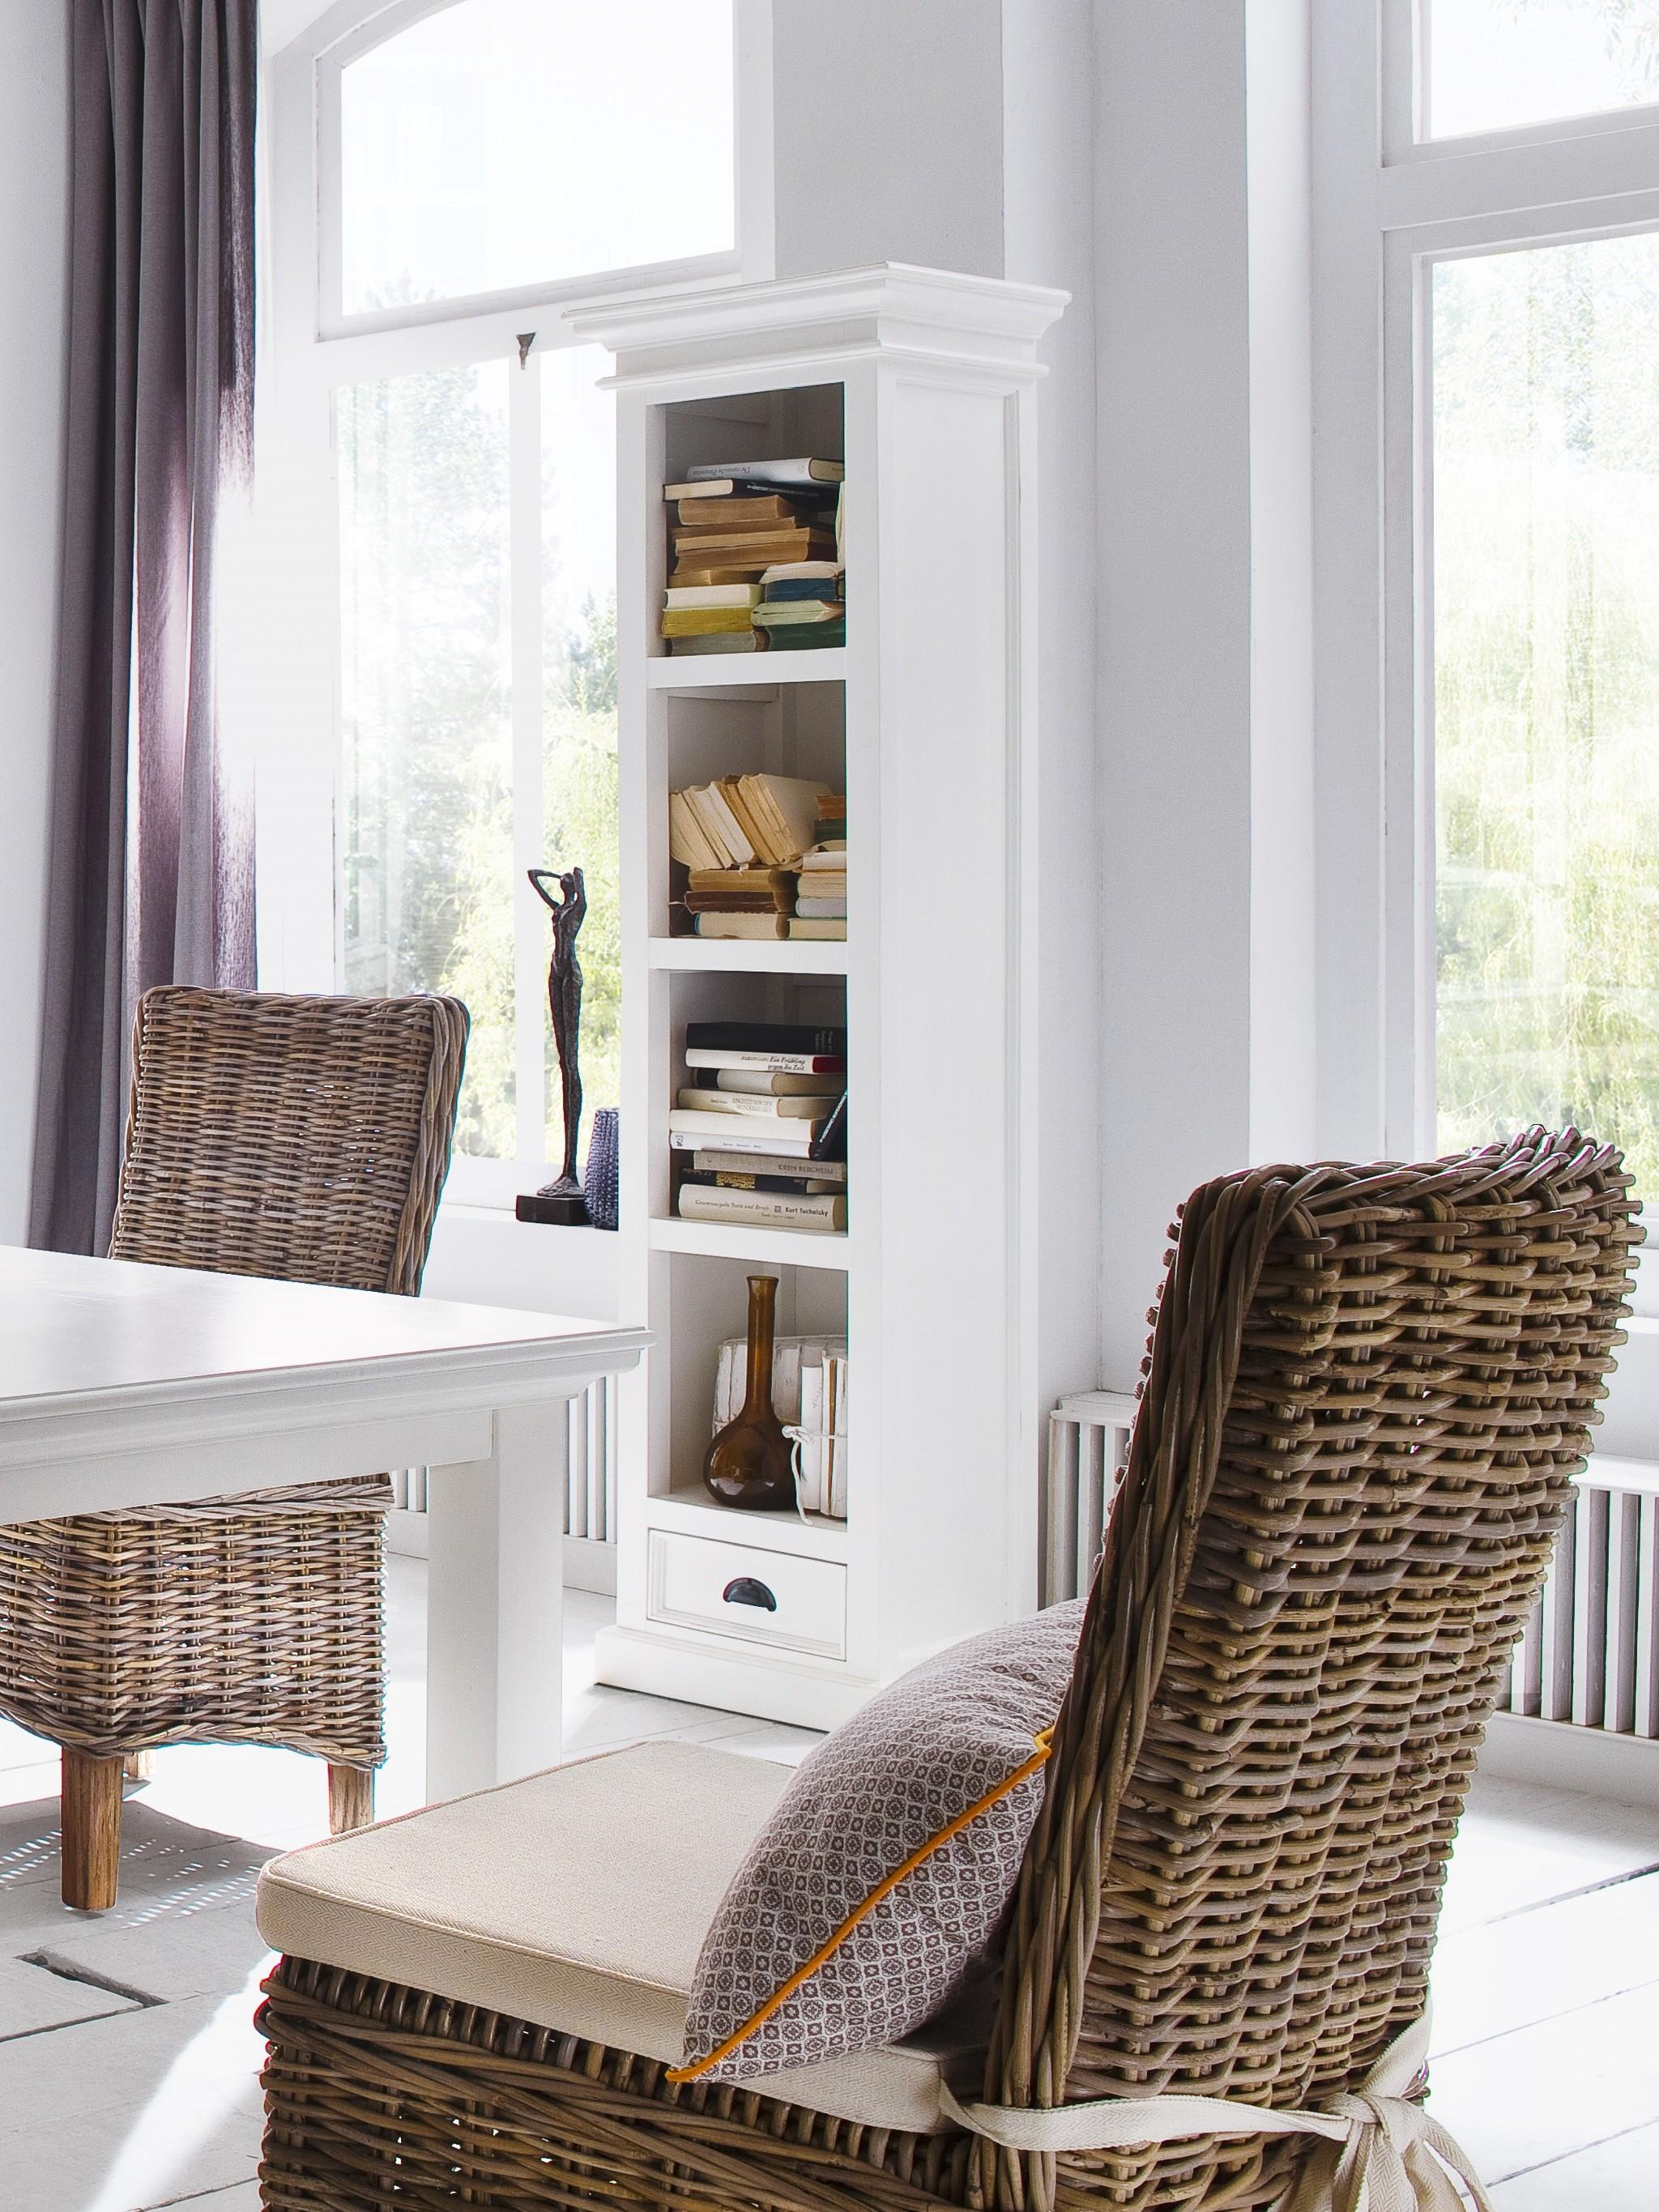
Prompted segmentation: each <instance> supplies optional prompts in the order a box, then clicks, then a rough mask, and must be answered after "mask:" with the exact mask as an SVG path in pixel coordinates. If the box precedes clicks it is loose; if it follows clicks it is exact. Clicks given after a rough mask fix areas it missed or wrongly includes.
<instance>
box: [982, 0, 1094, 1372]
mask: <svg viewBox="0 0 1659 2212" xmlns="http://www.w3.org/2000/svg"><path fill="white" fill-rule="evenodd" d="M1002 19H1003V20H1002V149H1003V165H1002V189H1003V209H1002V214H1003V249H1002V258H1003V274H1004V275H1005V276H1010V277H1012V278H1015V279H1017V280H1018V281H1019V282H1021V283H1036V284H1054V285H1059V286H1060V287H1061V288H1062V289H1065V290H1066V291H1068V292H1070V294H1071V295H1072V302H1071V305H1070V306H1069V307H1067V308H1066V312H1065V313H1064V314H1063V315H1062V316H1061V317H1060V320H1059V321H1058V323H1056V324H1055V325H1054V328H1053V329H1052V330H1051V331H1049V333H1048V337H1046V338H1045V339H1044V341H1043V344H1042V358H1043V361H1044V362H1045V364H1046V366H1047V368H1048V377H1047V379H1046V380H1045V381H1044V382H1043V384H1042V386H1040V387H1039V389H1038V392H1037V497H1038V502H1039V504H1038V530H1039V544H1038V549H1037V558H1038V579H1037V582H1038V602H1037V608H1038V642H1039V655H1038V668H1037V726H1038V733H1039V738H1038V744H1039V759H1038V768H1037V792H1036V806H1037V823H1036V873H1037V884H1038V889H1037V912H1036V921H1037V945H1036V976H1037V985H1036V990H1037V1006H1036V1040H1037V1043H1036V1058H1037V1067H1036V1075H1037V1082H1036V1126H1035V1127H1034V1129H1033V1130H1032V1131H1031V1133H1030V1142H1031V1143H1032V1145H1033V1146H1035V1148H1036V1160H1037V1170H1038V1172H1037V1196H1036V1209H1037V1220H1036V1285H1037V1290H1036V1297H1037V1311H1036V1315H1035V1316H1034V1326H1035V1331H1036V1376H1035V1383H1036V1394H1037V1400H1038V1404H1039V1406H1040V1407H1045V1408H1046V1407H1048V1406H1051V1405H1052V1404H1053V1403H1054V1401H1055V1400H1056V1399H1057V1398H1059V1397H1060V1396H1062V1395H1064V1394H1065V1393H1066V1392H1067V1391H1069V1390H1076V1389H1082V1388H1085V1387H1086V1386H1087V1385H1088V1384H1089V1383H1092V1382H1093V1381H1094V1380H1095V1375H1096V1367H1097V1359H1098V1347H1097V1329H1098V1311H1097V1308H1098V1297H1097V1286H1098V1282H1099V1275H1100V1192H1101V1157H1102V1146H1101V1140H1100V1126H1099V1091H1100V994H1101V957H1100V955H1101V936H1100V927H1099V914H1100V891H1101V877H1100V799H1099V789H1098V780H1097V754H1098V738H1097V713H1096V696H1095V692H1096V667H1095V623H1096V617H1097V592H1096V571H1095V531H1096V496H1095V433H1096V419H1095V347H1096V341H1097V304H1096V300H1097V295H1096V289H1095V258H1094V257H1095V86H1094V73H1093V66H1092V58H1093V47H1094V23H1093V8H1092V5H1091V0H1004V5H1003V10H1002Z"/></svg>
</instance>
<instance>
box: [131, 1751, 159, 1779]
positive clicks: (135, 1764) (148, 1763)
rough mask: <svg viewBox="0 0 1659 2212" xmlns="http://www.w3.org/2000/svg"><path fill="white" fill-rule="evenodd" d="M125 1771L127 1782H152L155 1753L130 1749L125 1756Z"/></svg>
mask: <svg viewBox="0 0 1659 2212" xmlns="http://www.w3.org/2000/svg"><path fill="white" fill-rule="evenodd" d="M125 1771H126V1778H127V1780H128V1781H129V1782H154V1780H155V1753H154V1752H153V1751H130V1752H129V1753H127V1756H126V1770H125Z"/></svg>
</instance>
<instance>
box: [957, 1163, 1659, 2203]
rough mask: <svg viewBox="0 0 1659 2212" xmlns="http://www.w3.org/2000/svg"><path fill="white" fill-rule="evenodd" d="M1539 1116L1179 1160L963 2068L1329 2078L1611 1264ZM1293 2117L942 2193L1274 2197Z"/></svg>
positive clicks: (1399, 1973)
mask: <svg viewBox="0 0 1659 2212" xmlns="http://www.w3.org/2000/svg"><path fill="white" fill-rule="evenodd" d="M1629 1182H1630V1178H1629V1177H1628V1176H1626V1174H1624V1172H1623V1171H1622V1168H1621V1164H1620V1159H1619V1156H1618V1155H1617V1154H1616V1153H1613V1152H1608V1151H1606V1150H1599V1149H1597V1148H1596V1147H1595V1146H1592V1145H1589V1144H1588V1143H1586V1142H1584V1141H1583V1140H1581V1139H1579V1138H1578V1136H1577V1133H1575V1132H1572V1131H1568V1132H1567V1133H1565V1134H1564V1135H1559V1136H1549V1135H1547V1134H1545V1133H1543V1132H1542V1131H1540V1130H1534V1131H1532V1132H1531V1133H1529V1134H1528V1136H1527V1137H1525V1138H1522V1139H1514V1140H1513V1141H1511V1142H1510V1143H1509V1144H1507V1145H1505V1146H1492V1147H1488V1148H1486V1150H1483V1151H1480V1152H1474V1153H1471V1154H1468V1155H1466V1156H1462V1157H1458V1158H1452V1159H1449V1160H1445V1161H1440V1162H1436V1163H1433V1164H1429V1165H1425V1166H1419V1167H1395V1166H1379V1167H1370V1168H1352V1167H1342V1166H1329V1165H1328V1166H1323V1167H1317V1168H1313V1169H1308V1170H1303V1169H1296V1168H1285V1167H1278V1168H1272V1169H1265V1170H1255V1171H1253V1172H1251V1173H1249V1174H1247V1175H1241V1176H1232V1177H1229V1178H1227V1179H1225V1180H1224V1181H1222V1182H1214V1183H1210V1184H1206V1186H1205V1187H1204V1188H1201V1189H1200V1190H1199V1191H1197V1192H1195V1193H1194V1195H1193V1197H1192V1199H1191V1200H1189V1201H1188V1204H1187V1206H1185V1208H1183V1210H1182V1219H1181V1221H1180V1224H1179V1225H1178V1231H1177V1242H1176V1250H1175V1252H1174V1254H1173V1255H1172V1258H1171V1264H1170V1272H1169V1274H1168V1277H1167V1279H1166V1281H1165V1284H1164V1290H1163V1292H1162V1294H1161V1297H1160V1301H1159V1304H1158V1309H1157V1310H1156V1313H1155V1315H1154V1316H1153V1321H1154V1327H1153V1334H1152V1347H1151V1351H1150V1353H1149V1355H1148V1360H1147V1364H1146V1380H1145V1385H1144V1393H1143V1397H1142V1402H1141V1407H1140V1410H1139V1419H1138V1421H1137V1424H1136V1428H1135V1432H1134V1437H1133V1444H1132V1448H1131V1452H1130V1458H1129V1465H1128V1468H1127V1474H1126V1476H1125V1479H1124V1484H1123V1487H1122V1490H1121V1493H1120V1497H1119V1500H1118V1503H1117V1505H1116V1507H1115V1511H1114V1515H1113V1519H1112V1524H1111V1528H1110V1530H1109V1535H1108V1541H1107V1546H1106V1551H1105V1556H1104V1558H1103V1561H1102V1565H1101V1569H1100V1572H1099V1575H1098V1577H1097V1581H1096V1583H1095V1587H1094V1589H1093V1591H1092V1593H1091V1598H1090V1602H1089V1608H1088V1613H1087V1619H1086V1622H1085V1629H1084V1632H1083V1638H1082V1643H1081V1645H1080V1648H1079V1657H1078V1664H1077V1670H1076V1673H1075V1674H1074V1677H1073V1683H1072V1686H1071V1689H1070V1691H1069V1692H1068V1695H1067V1700H1066V1706H1065V1709H1064V1711H1063V1712H1062V1715H1061V1718H1060V1726H1059V1729H1058V1733H1057V1738H1056V1746H1055V1753H1054V1761H1053V1764H1052V1769H1051V1780H1050V1786H1049V1790H1048V1798H1047V1802H1046V1803H1045V1807H1044V1810H1043V1813H1042V1818H1041V1820H1040V1822H1039V1825H1038V1827H1037V1829H1036V1833H1035V1834H1034V1836H1033V1838H1032V1843H1031V1846H1030V1850H1029V1852H1028V1854H1027V1857H1026V1862H1025V1865H1024V1869H1023V1871H1022V1876H1021V1885H1020V1889H1019V1892H1018V1898H1017V1900H1016V1905H1015V1911H1014V1916H1013V1919H1012V1925H1011V1934H1010V1943H1009V1950H1008V1956H1007V1966H1006V1978H1005V1986H1004V1996H1003V2001H1002V2008H1001V2015H1000V2021H999V2025H998V2030H997V2033H996V2037H995V2039H994V2045H993V2050H992V2054H991V2059H990V2062H989V2067H988V2070H987V2096H989V2097H990V2098H992V2099H993V2100H995V2101H998V2102H1001V2103H1006V2104H1028V2105H1051V2104H1058V2103H1062V2102H1075V2101H1077V2100H1080V2099H1085V2098H1089V2097H1097V2096H1112V2095H1126V2096H1135V2095H1139V2096H1145V2095H1152V2094H1156V2093H1161V2092H1164V2091H1166V2090H1170V2089H1188V2090H1192V2091H1194V2092H1198V2093H1204V2094H1207V2095H1212V2096H1225V2097H1231V2098H1237V2099H1246V2100H1251V2101H1255V2102H1259V2103H1266V2104H1271V2105H1275V2106H1306V2105H1309V2104H1313V2103H1317V2102H1319V2101H1321V2100H1322V2099H1324V2098H1326V2097H1328V2096H1329V2095H1331V2094H1332V2093H1336V2092H1338V2091H1340V2090H1341V2089H1343V2088H1345V2087H1350V2086H1352V2084H1353V2083H1355V2082H1356V2081H1358V2078H1359V2077H1360V2076H1361V2075H1363V2073H1364V2070H1365V2069H1366V2068H1367V2066H1368V2065H1369V2064H1370V2062H1371V2061H1372V2060H1373V2059H1375V2058H1376V2057H1377V2056H1378V2055H1379V2054H1380V2053H1381V2051H1383V2048H1384V2047H1385V2046H1386V2045H1388V2044H1389V2042H1390V2041H1391V2040H1392V2039H1393V2038H1394V2037H1395V2035H1396V2034H1397V2033H1399V2031H1400V2030H1401V2029H1402V2028H1403V2027H1406V2026H1407V2024H1408V2023H1409V2022H1410V2021H1413V2020H1414V2019H1415V2018H1417V2017H1418V2015H1419V2014H1420V2013H1421V2012H1422V2010H1423V2008H1424V2005H1425V2001H1426V1994H1427V1975H1428V1965H1429V1956H1430V1952H1431V1948H1432V1945H1433V1941H1434V1931H1435V1923H1436V1919H1437V1914H1438V1910H1439V1901H1440V1890H1441V1884H1442V1880H1443V1874H1444V1869H1445V1863H1446V1859H1447V1855H1448V1853H1449V1849H1450V1846H1451V1843H1452V1838H1453V1835H1454V1832H1455V1827H1456V1824H1457V1820H1458V1817H1459V1814H1460V1812H1461V1809H1462V1802H1463V1796H1464V1793H1465V1790H1466V1788H1467V1785H1468V1778H1469V1776H1470V1773H1471V1771H1472V1770H1473V1767H1474V1761H1475V1757H1476V1753H1477V1752H1478V1750H1479V1747H1480V1740H1481V1735H1482V1732H1483V1730H1484V1729H1485V1726H1486V1721H1487V1719H1488V1717H1489V1716H1490V1713H1491V1711H1492V1705H1493V1704H1494V1702H1495V1699H1496V1696H1497V1691H1498V1675H1499V1672H1500V1669H1501V1668H1502V1666H1503V1663H1504V1660H1505V1658H1506V1656H1507V1654H1508V1653H1509V1650H1510V1647H1511V1645H1512V1644H1513V1642H1514V1639H1515V1638H1516V1635H1517V1634H1518V1632H1519V1631H1520V1629H1521V1627H1522V1624H1523V1622H1524V1620H1525V1617H1526V1614H1527V1613H1528V1609H1529V1607H1530V1606H1531V1604H1532V1602H1533V1601H1534V1597H1535V1595H1536V1593H1537V1590H1538V1589H1539V1585H1540V1583H1541V1579H1542V1577H1543V1574H1544V1571H1545V1569H1546V1566H1547V1562H1548V1558H1549V1553H1550V1550H1551V1547H1552V1545H1553V1539H1554V1535H1555V1532H1556V1528H1557V1526H1558V1523H1559V1519H1560V1516H1561V1513H1562V1510H1563V1509H1564V1506H1565V1504H1566V1502H1567V1500H1568V1498H1569V1497H1570V1496H1571V1478H1572V1475H1573V1474H1574V1473H1575V1472H1576V1471H1577V1469H1579V1468H1581V1467H1582V1465H1583V1459H1584V1454H1585V1450H1586V1444H1587V1431H1588V1428H1589V1425H1590V1424H1591V1423H1593V1422H1594V1421H1595V1420H1597V1419H1599V1418H1600V1416H1599V1414H1598V1413H1597V1412H1596V1410H1595V1407H1596V1402H1597V1401H1598V1400H1599V1399H1600V1398H1601V1396H1602V1395H1604V1388H1603V1378H1604V1376H1605V1375H1606V1373H1607V1369H1608V1368H1609V1367H1610V1365H1611V1364H1612V1352H1613V1346H1615V1345H1616V1344H1618V1343H1620V1341H1622V1335H1621V1333H1620V1328H1619V1322H1620V1316H1621V1315H1622V1313H1623V1312H1624V1310H1626V1309H1625V1299H1626V1292H1627V1289H1628V1281H1629V1278H1628V1267H1629V1257H1630V1247H1631V1245H1632V1243H1635V1242H1636V1241H1638V1237H1639V1232H1638V1231H1635V1230H1633V1229H1632V1225H1631V1211H1632V1200H1631V1199H1630V1196H1629ZM1307 2148H1308V2146H1307V2143H1306V2142H1305V2139H1298V2138H1295V2137H1277V2138H1271V2139H1269V2138H1263V2137H1260V2136H1257V2137H1250V2136H1243V2137H1206V2138H1201V2139H1198V2140H1196V2141H1188V2142H1181V2143H1171V2144H1167V2145H1163V2146H1158V2147H1151V2146H1149V2147H1146V2148H1144V2149H1141V2150H1138V2151H1133V2152H1129V2151H1116V2152H1102V2153H1098V2154H1094V2153H1091V2154H1081V2155H1078V2156H1075V2157H1074V2156H1071V2155H1068V2156H1067V2157H1066V2158H1065V2159H1063V2160H1060V2161H1058V2166H1056V2161H1054V2160H1053V2159H1050V2158H1047V2157H1037V2156H1031V2155H1018V2154H1010V2153H1003V2152H997V2151H994V2150H992V2149H990V2148H988V2147H987V2148H983V2149H981V2152H980V2153H979V2154H978V2156H979V2159H980V2165H981V2171H980V2175H979V2186H978V2188H977V2190H976V2191H975V2196H976V2197H977V2199H978V2201H981V2202H996V2203H1004V2204H1019V2205H1026V2206H1037V2205H1042V2204H1044V2203H1050V2202H1053V2201H1054V2198H1055V2197H1056V2195H1057V2196H1058V2198H1059V2201H1060V2203H1068V2202H1079V2203H1080V2202H1082V2201H1083V2199H1084V2197H1085V2196H1086V2197H1087V2199H1088V2201H1089V2202H1091V2203H1095V2204H1099V2203H1102V2202H1103V2201H1104V2202H1109V2203H1114V2204H1124V2205H1129V2204H1133V2205H1134V2206H1137V2207H1146V2206H1152V2205H1175V2204H1182V2205H1194V2206H1196V2205H1199V2204H1200V2203H1202V2204H1210V2203H1223V2202H1225V2203H1226V2204H1228V2205H1229V2206H1232V2205H1250V2206H1255V2205H1259V2204H1267V2203H1271V2202H1272V2201H1273V2198H1274V2197H1275V2194H1276V2192H1277V2191H1278V2190H1279V2189H1280V2188H1282V2186H1283V2183H1284V2179H1285V2176H1286V2175H1287V2174H1288V2173H1289V2172H1291V2170H1292V2168H1293V2166H1294V2165H1295V2163H1296V2161H1297V2160H1299V2159H1301V2158H1302V2157H1304V2156H1305V2154H1306V2152H1307Z"/></svg>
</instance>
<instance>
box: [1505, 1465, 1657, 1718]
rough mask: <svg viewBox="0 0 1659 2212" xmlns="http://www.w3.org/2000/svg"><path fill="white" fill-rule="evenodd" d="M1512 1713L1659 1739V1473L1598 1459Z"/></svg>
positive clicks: (1568, 1528) (1563, 1547)
mask: <svg viewBox="0 0 1659 2212" xmlns="http://www.w3.org/2000/svg"><path fill="white" fill-rule="evenodd" d="M1504 1704H1505V1705H1506V1707H1507V1709H1508V1710H1509V1711H1510V1712H1512V1713H1523V1714H1525V1715H1527V1716H1528V1717H1529V1718H1531V1719H1534V1720H1543V1721H1562V1722H1565V1723H1568V1724H1569V1725H1570V1726H1572V1727H1574V1728H1581V1729H1603V1730H1605V1731H1606V1732H1607V1734H1608V1735H1620V1736H1639V1737H1642V1738H1644V1739H1647V1740H1649V1741H1652V1740H1654V1739H1656V1738H1659V1466H1655V1465H1654V1464H1653V1463H1652V1462H1649V1461H1645V1460H1631V1459H1602V1458H1599V1457H1597V1458H1593V1459H1592V1460H1591V1461H1590V1463H1589V1467H1588V1468H1587V1469H1586V1470H1585V1472H1584V1473H1583V1474H1582V1475H1581V1476H1580V1477H1579V1478H1578V1495H1577V1500H1576V1502H1575V1504H1574V1507H1573V1510H1572V1511H1571V1514H1570V1515H1569V1516H1568V1517H1567V1520H1566V1522H1565V1525H1564V1527H1563V1528H1562V1530H1561V1535H1560V1541H1559V1543H1558V1544H1557V1546H1556V1548H1555V1560H1554V1564H1553V1565H1552V1566H1551V1568H1550V1571H1549V1576H1548V1578H1547V1581H1546V1582H1545V1584H1544V1594H1543V1595H1542V1597H1541V1599H1540V1600H1539V1601H1538V1604H1537V1607H1535V1609H1534V1613H1533V1615H1532V1618H1531V1620H1528V1623H1527V1627H1526V1632H1525V1634H1524V1635H1523V1636H1522V1638H1521V1641H1520V1643H1519V1644H1516V1647H1515V1656H1514V1658H1513V1660H1512V1661H1511V1662H1510V1677H1509V1694H1508V1696H1507V1698H1506V1699H1504Z"/></svg>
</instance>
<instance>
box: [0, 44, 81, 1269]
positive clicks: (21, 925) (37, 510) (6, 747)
mask: <svg viewBox="0 0 1659 2212" xmlns="http://www.w3.org/2000/svg"><path fill="white" fill-rule="evenodd" d="M67 13H68V11H67V9H66V8H64V7H63V6H53V5H52V4H50V0H0V299H3V301H5V303H6V312H5V314H4V316H3V318H0V423H3V424H4V426H5V427H4V431H3V435H0V517H3V528H0V773H3V783H4V789H5V794H6V811H5V835H4V842H3V844H0V946H3V947H4V957H3V959H0V1243H21V1241H22V1239H23V1237H24V1235H25V1234H26V1232H27V1222H28V1183H29V1172H30V1166H31V1155H32V1152H33V1130H34V1085H35V1073H36V1066H37V1062H38V1059H39V1054H40V981H41V962H42V955H43V949H44V943H45V927H46V842H47V811H48V807H49V804H50V780H49V770H50V760H51V743H52V671H53V665H54V647H55V643H56V631H57V608H58V543H59V528H58V513H59V501H60V497H61V484H60V477H61V475H62V450H61V447H62V438H63V395H64V307H65V285H64V274H65V270H64V257H65V247H66V240H67V228H68V205H67V196H68V190H69V168H70V163H69V94H68V52H67V49H68V31H67Z"/></svg>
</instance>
